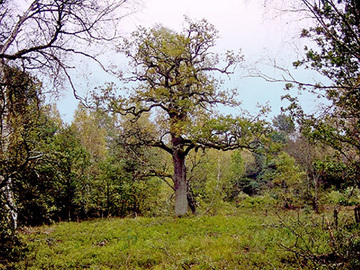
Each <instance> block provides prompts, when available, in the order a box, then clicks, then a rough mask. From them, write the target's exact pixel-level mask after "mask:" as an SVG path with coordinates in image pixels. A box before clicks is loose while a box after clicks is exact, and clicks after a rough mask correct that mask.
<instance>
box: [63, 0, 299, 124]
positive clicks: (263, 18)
mask: <svg viewBox="0 0 360 270" xmlns="http://www.w3.org/2000/svg"><path fill="white" fill-rule="evenodd" d="M271 1H273V0H271ZM266 2H267V1H266V0H223V1H209V0H182V1H171V0H170V1H169V0H144V1H143V4H142V7H141V8H139V11H138V12H136V13H135V14H132V15H130V16H129V17H127V18H125V19H124V25H123V27H124V29H123V31H124V34H125V35H126V34H128V33H130V32H131V31H133V30H135V29H136V27H137V26H139V25H141V26H145V27H152V26H154V25H156V24H162V25H164V26H166V27H169V28H172V29H174V30H178V31H180V30H181V29H182V27H183V22H184V16H188V17H189V18H191V19H203V18H205V19H207V20H208V21H209V22H210V23H212V24H214V25H215V27H216V28H217V29H218V30H219V36H220V39H219V40H218V43H217V46H216V50H217V51H218V52H220V53H221V52H223V51H225V50H235V51H237V50H239V49H241V50H242V53H243V54H244V56H245V62H244V64H243V66H244V67H245V68H250V67H252V66H253V65H254V63H255V62H258V61H263V60H264V59H267V58H271V59H276V61H277V63H278V64H281V65H283V66H285V67H286V66H287V67H290V66H291V63H292V62H293V61H295V60H297V59H296V58H297V53H298V52H297V48H298V47H301V45H299V41H298V39H297V37H298V36H299V31H300V29H301V24H302V23H303V21H301V20H300V21H299V20H297V18H296V17H294V16H276V14H277V12H276V11H275V10H274V9H272V7H270V6H269V5H268V4H267V5H265V4H266ZM268 2H269V1H268ZM298 49H299V51H301V50H302V48H298ZM263 68H264V70H265V71H266V72H268V73H270V74H272V73H273V72H274V71H273V70H272V69H270V68H266V67H263ZM94 75H95V76H96V74H92V76H94ZM243 75H244V70H239V73H238V74H235V75H234V76H233V77H232V79H231V81H230V82H228V83H227V84H226V86H228V87H229V88H237V89H238V93H239V99H240V100H242V101H243V107H244V108H245V109H246V110H248V111H250V112H251V113H255V112H256V111H257V109H256V104H257V103H260V104H265V103H266V102H269V105H270V106H271V107H272V111H273V112H272V115H277V114H278V113H279V112H280V107H281V106H284V105H286V104H284V103H281V101H280V98H281V95H283V94H285V92H284V90H282V89H283V84H278V83H277V84H274V83H266V82H265V81H263V80H262V79H255V78H243ZM102 78H104V80H112V78H110V77H103V76H98V78H96V79H93V80H91V81H90V83H85V82H84V83H82V84H81V85H82V86H81V87H82V88H83V89H82V91H84V92H83V93H80V94H84V93H85V92H86V90H85V88H88V89H89V88H91V89H92V88H94V87H95V86H98V85H99V84H100V85H101V84H103V83H104V82H103V81H102V80H103V79H102ZM105 78H106V79H105ZM304 102H306V101H304ZM76 106H77V101H76V100H75V99H74V97H73V96H72V94H71V93H69V94H67V95H66V96H65V97H64V98H62V99H61V100H60V101H59V102H58V107H59V110H60V113H61V114H62V115H63V118H64V120H65V121H67V122H69V121H71V119H72V114H73V111H74V109H75V108H76Z"/></svg>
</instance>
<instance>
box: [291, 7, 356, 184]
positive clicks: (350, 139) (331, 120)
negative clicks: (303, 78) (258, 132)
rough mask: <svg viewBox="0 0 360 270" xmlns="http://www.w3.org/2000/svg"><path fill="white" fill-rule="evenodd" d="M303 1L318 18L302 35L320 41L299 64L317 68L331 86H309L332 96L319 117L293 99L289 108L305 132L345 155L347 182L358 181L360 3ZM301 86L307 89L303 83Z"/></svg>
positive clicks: (319, 95) (308, 50)
mask: <svg viewBox="0 0 360 270" xmlns="http://www.w3.org/2000/svg"><path fill="white" fill-rule="evenodd" d="M302 2H303V3H304V5H305V6H306V8H307V9H308V11H309V12H310V13H311V14H312V15H314V18H315V21H314V25H313V27H311V28H310V29H305V30H303V32H302V36H303V37H305V38H308V39H311V40H312V41H315V43H316V44H317V46H316V47H315V48H313V49H311V48H310V49H309V48H308V47H307V46H306V47H305V51H306V59H303V60H302V61H297V62H296V63H295V64H294V65H295V66H296V67H299V66H305V67H306V68H311V69H314V70H316V71H317V72H318V73H320V74H322V75H324V76H325V77H327V79H328V80H330V82H331V85H329V86H325V87H324V85H323V84H321V83H316V84H315V85H313V88H312V89H310V91H311V92H312V93H315V94H317V95H318V97H326V98H327V99H328V101H327V102H326V104H327V105H324V107H323V109H322V112H321V116H320V117H319V116H315V115H306V114H305V113H304V111H303V110H302V109H301V107H300V106H299V104H297V101H295V100H294V99H293V100H292V105H291V106H290V107H289V109H290V110H291V111H292V114H293V116H294V117H295V118H296V119H297V120H298V122H299V124H300V128H301V130H302V132H303V134H304V135H305V136H307V137H308V138H309V139H310V140H311V141H313V142H321V143H324V144H326V145H328V146H330V147H332V148H333V149H334V150H335V151H337V152H338V153H339V156H340V155H341V156H343V157H344V158H343V159H342V160H341V161H340V163H346V164H345V165H346V167H347V171H348V172H351V173H349V174H348V175H347V181H348V182H352V183H356V182H357V177H356V175H355V174H354V173H353V172H356V171H358V170H359V163H358V159H357V156H359V149H360V148H359V140H358V138H359V133H360V130H359V127H360V125H359V119H360V117H359V116H360V114H359V112H360V107H359V104H360V102H359V97H360V96H359V94H358V93H359V78H360V73H359V67H360V57H359V53H358V52H359V49H360V44H359V37H360V30H359V20H360V12H359V11H360V6H359V4H358V1H353V0H344V1H333V0H330V1H328V0H326V1H325V0H321V1H302ZM299 87H300V88H301V89H304V86H303V84H299ZM354 153H355V154H354ZM345 160H346V162H344V161H345Z"/></svg>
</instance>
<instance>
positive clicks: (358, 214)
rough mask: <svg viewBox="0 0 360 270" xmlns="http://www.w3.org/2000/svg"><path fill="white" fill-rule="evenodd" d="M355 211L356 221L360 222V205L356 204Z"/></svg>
mask: <svg viewBox="0 0 360 270" xmlns="http://www.w3.org/2000/svg"><path fill="white" fill-rule="evenodd" d="M354 212H355V221H356V223H360V206H356V207H355V208H354Z"/></svg>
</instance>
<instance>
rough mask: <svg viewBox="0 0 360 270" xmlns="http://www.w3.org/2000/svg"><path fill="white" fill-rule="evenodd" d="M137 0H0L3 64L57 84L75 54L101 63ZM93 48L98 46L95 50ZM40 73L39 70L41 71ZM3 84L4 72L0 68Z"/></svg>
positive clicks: (0, 45)
mask: <svg viewBox="0 0 360 270" xmlns="http://www.w3.org/2000/svg"><path fill="white" fill-rule="evenodd" d="M134 2H135V0H133V1H130V0H104V1H95V0H35V1H32V3H30V4H26V2H24V1H21V0H3V1H0V65H1V66H3V65H9V66H16V67H18V68H21V69H23V70H24V71H34V70H36V71H38V72H39V71H41V72H43V73H44V74H46V76H47V79H51V82H52V83H53V86H56V87H55V89H57V88H58V86H60V85H61V83H62V82H63V81H64V78H65V79H67V80H65V81H68V82H70V85H71V87H72V89H73V90H74V94H75V96H77V95H76V92H75V87H74V84H73V82H72V79H71V76H70V75H69V69H71V68H72V67H73V66H74V65H73V62H74V59H72V57H74V56H76V57H77V56H81V57H86V58H90V59H92V60H94V61H95V62H97V63H98V64H99V65H100V66H101V67H102V68H105V67H104V66H103V65H102V64H101V62H100V61H99V60H98V56H99V54H100V53H101V52H103V50H104V49H105V48H106V46H107V45H110V44H113V43H114V41H116V40H117V39H119V38H120V34H119V29H120V25H119V23H120V21H121V19H122V18H123V17H124V16H125V15H128V14H129V13H130V12H132V9H131V7H134V6H135V5H130V3H131V4H132V3H134ZM93 48H96V50H95V49H93ZM38 74H39V73H38ZM0 83H2V84H3V83H4V72H3V71H1V70H0Z"/></svg>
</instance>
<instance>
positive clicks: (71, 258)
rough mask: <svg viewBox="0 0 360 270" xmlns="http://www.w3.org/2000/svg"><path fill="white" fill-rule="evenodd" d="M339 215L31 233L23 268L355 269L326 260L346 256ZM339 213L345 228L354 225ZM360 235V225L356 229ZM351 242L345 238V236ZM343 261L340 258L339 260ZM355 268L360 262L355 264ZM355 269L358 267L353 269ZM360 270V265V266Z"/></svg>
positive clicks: (123, 222)
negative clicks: (339, 234) (339, 240)
mask: <svg viewBox="0 0 360 270" xmlns="http://www.w3.org/2000/svg"><path fill="white" fill-rule="evenodd" d="M333 219H334V218H333V216H332V211H331V210H330V209H329V210H328V211H325V212H324V213H322V214H315V213H309V212H306V211H304V210H287V211H285V210H280V209H259V208H256V207H255V208H236V209H233V211H232V212H231V211H228V213H226V214H217V215H213V216H211V215H198V216H188V217H184V218H175V217H135V218H122V219H120V218H107V219H94V220H89V221H83V222H60V223H57V224H54V225H51V226H48V225H44V226H40V227H31V228H29V227H28V228H23V229H22V232H21V235H22V240H23V241H24V242H25V243H27V245H28V247H27V248H28V252H27V255H26V256H25V257H24V258H23V260H21V261H20V262H18V263H16V264H15V265H13V267H14V268H15V269H300V268H301V269H314V268H315V267H317V268H318V269H322V268H323V269H329V267H330V268H332V267H331V265H332V266H333V267H334V269H341V268H344V269H351V265H350V264H351V263H349V264H346V262H345V263H344V262H339V261H336V260H334V261H327V262H325V260H324V263H322V262H321V260H322V259H324V258H326V257H327V258H328V259H329V258H330V257H331V256H335V253H336V252H338V253H339V252H341V247H340V246H337V247H336V249H337V250H336V251H335V253H334V247H335V245H339V244H341V243H336V239H335V237H336V236H334V234H336V233H337V232H338V231H340V229H336V228H335V224H334V220H333ZM351 222H352V221H351V209H342V210H341V211H340V212H339V224H338V226H339V228H340V227H342V226H343V225H346V226H348V225H349V224H350V223H351ZM355 230H356V231H358V229H357V228H355ZM342 240H344V239H342ZM336 256H337V255H336ZM352 263H354V262H352ZM349 265H350V266H349ZM354 269H356V268H354Z"/></svg>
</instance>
